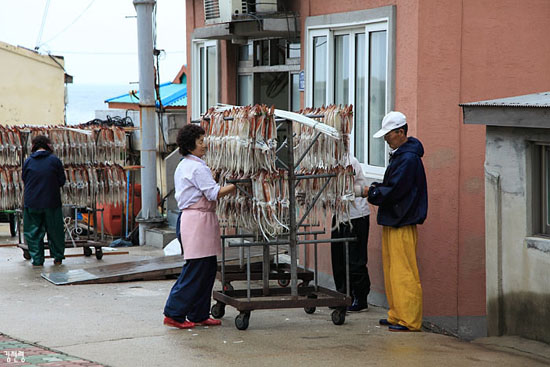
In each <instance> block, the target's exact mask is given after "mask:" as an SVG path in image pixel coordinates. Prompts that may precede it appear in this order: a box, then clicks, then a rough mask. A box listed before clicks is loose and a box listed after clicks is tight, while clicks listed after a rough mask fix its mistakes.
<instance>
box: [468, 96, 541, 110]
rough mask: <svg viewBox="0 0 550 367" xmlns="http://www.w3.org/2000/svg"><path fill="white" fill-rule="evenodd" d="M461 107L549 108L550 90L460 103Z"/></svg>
mask: <svg viewBox="0 0 550 367" xmlns="http://www.w3.org/2000/svg"><path fill="white" fill-rule="evenodd" d="M458 105H459V106H460V107H520V108H533V107H534V108H549V107H550V92H541V93H533V94H525V95H522V96H516V97H508V98H500V99H491V100H487V101H479V102H469V103H459V104H458Z"/></svg>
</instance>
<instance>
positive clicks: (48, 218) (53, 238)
mask: <svg viewBox="0 0 550 367" xmlns="http://www.w3.org/2000/svg"><path fill="white" fill-rule="evenodd" d="M23 228H24V232H23V233H24V236H25V242H26V244H27V247H28V248H29V254H30V255H31V258H32V263H33V264H34V265H42V264H43V263H44V236H45V234H46V233H47V234H48V247H49V249H50V255H51V256H52V257H53V258H54V259H55V260H63V259H64V258H65V230H64V226H63V212H62V210H61V207H59V208H46V209H33V208H24V209H23Z"/></svg>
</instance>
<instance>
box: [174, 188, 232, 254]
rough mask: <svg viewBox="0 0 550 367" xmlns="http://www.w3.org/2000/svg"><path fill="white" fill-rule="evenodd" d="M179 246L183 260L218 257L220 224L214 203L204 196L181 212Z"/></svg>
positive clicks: (220, 250)
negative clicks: (181, 249) (180, 246)
mask: <svg viewBox="0 0 550 367" xmlns="http://www.w3.org/2000/svg"><path fill="white" fill-rule="evenodd" d="M180 231H181V245H182V248H183V258H184V259H186V260H187V259H198V258H202V257H208V256H214V255H216V256H220V255H221V253H222V249H221V239H220V223H219V222H218V216H217V215H216V202H215V201H208V200H206V198H205V197H204V196H202V197H201V199H200V200H199V201H198V202H196V203H195V204H193V205H191V206H190V207H188V208H186V209H183V210H182V211H181V224H180Z"/></svg>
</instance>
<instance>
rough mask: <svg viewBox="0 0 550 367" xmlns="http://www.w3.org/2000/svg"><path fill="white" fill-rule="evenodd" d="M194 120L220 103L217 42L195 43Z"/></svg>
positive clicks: (193, 70) (193, 69) (198, 41)
mask: <svg viewBox="0 0 550 367" xmlns="http://www.w3.org/2000/svg"><path fill="white" fill-rule="evenodd" d="M192 52H193V55H192V60H193V65H195V67H193V68H192V73H193V84H192V88H193V98H192V101H193V102H192V108H193V109H192V113H193V119H198V118H199V117H200V115H201V114H203V113H205V112H206V111H207V110H208V108H210V107H212V106H215V105H216V103H217V102H218V88H217V85H218V80H217V75H218V53H217V44H216V41H200V40H196V41H193V48H192Z"/></svg>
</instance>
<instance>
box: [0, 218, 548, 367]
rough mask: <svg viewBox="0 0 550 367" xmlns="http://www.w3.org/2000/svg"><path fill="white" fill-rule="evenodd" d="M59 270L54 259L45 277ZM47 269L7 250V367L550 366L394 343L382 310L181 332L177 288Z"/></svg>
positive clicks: (468, 349)
mask: <svg viewBox="0 0 550 367" xmlns="http://www.w3.org/2000/svg"><path fill="white" fill-rule="evenodd" d="M2 231H4V233H6V231H5V229H4V227H3V225H0V244H2V243H6V242H8V241H9V240H10V238H9V237H6V236H2V234H3V233H2ZM81 251H82V250H81V249H75V250H73V249H71V250H68V253H80V252H81ZM160 253H161V252H160V251H159V250H157V249H153V248H147V247H145V248H131V249H130V254H129V255H116V256H109V255H106V256H105V257H104V258H103V260H101V263H114V262H120V261H124V260H128V261H129V260H137V259H143V258H149V257H151V256H157V255H160ZM98 263H100V262H98V260H96V259H95V258H94V257H90V258H84V257H71V258H67V259H66V261H64V263H63V265H62V267H64V268H67V269H74V268H80V267H87V266H95V265H97V264H98ZM50 267H53V265H52V260H51V259H47V260H46V264H45V267H44V269H46V270H47V269H49V268H50ZM44 269H36V268H33V267H32V266H31V265H30V263H29V262H28V261H26V260H24V259H23V256H22V252H21V250H20V249H18V248H16V247H0V310H1V312H0V333H3V334H4V335H5V336H4V339H3V340H2V339H1V338H2V337H1V336H0V347H1V348H4V349H2V354H0V366H4V365H5V366H16V365H25V364H22V363H18V364H14V363H13V362H10V363H8V362H7V360H6V358H7V356H6V355H5V354H4V353H3V351H4V350H5V351H8V349H9V350H10V351H16V352H17V351H24V352H25V356H27V351H28V358H29V361H30V359H31V358H42V357H36V356H34V355H31V353H32V352H31V351H35V352H36V353H38V352H40V350H42V349H41V346H43V347H45V348H47V349H45V352H44V353H47V354H43V355H42V356H45V355H47V356H48V358H56V359H61V361H56V360H50V361H49V363H50V364H42V365H44V366H70V364H68V363H73V365H78V364H76V363H77V361H82V362H78V363H81V364H80V365H86V364H83V363H85V362H87V361H88V362H90V363H89V364H88V365H106V366H113V367H130V366H131V367H134V366H147V367H150V366H159V367H162V366H176V365H177V366H240V365H250V366H280V365H290V366H304V367H305V366H335V365H336V366H338V365H340V366H364V365H369V366H407V367H414V366H436V365H437V366H439V365H445V366H447V367H448V366H495V365H498V366H499V367H506V366H510V367H512V366H514V367H516V366H548V365H550V346H548V345H546V344H542V343H536V342H532V341H528V340H525V339H520V338H513V337H508V338H485V339H481V340H478V341H476V342H465V341H461V340H458V339H456V338H454V337H450V336H444V335H439V334H434V333H430V332H421V333H390V332H388V331H387V329H386V328H385V327H380V326H379V325H378V323H377V320H378V319H379V318H382V317H384V316H385V310H383V309H381V308H377V307H372V308H371V309H370V310H369V311H368V312H362V313H356V314H350V315H348V317H347V318H346V323H345V324H344V325H342V326H336V325H334V324H333V323H332V321H331V320H330V311H329V310H328V309H326V308H320V309H318V310H317V311H316V312H315V313H314V314H313V315H308V314H306V313H305V312H304V311H303V310H301V309H287V310H263V311H253V312H252V314H251V318H250V327H249V328H248V330H246V331H239V330H237V329H236V328H235V326H234V318H235V316H236V315H237V312H236V310H235V309H233V308H231V307H227V309H226V315H225V317H224V318H223V325H222V326H221V327H210V328H207V327H198V328H195V329H190V330H179V329H174V328H169V327H166V326H164V325H163V324H162V317H163V316H162V309H163V306H164V302H165V301H166V297H167V295H168V293H169V291H170V288H171V286H172V284H173V282H174V281H173V280H160V281H139V282H126V283H113V284H90V285H79V286H55V285H53V284H51V283H49V282H47V281H45V280H44V279H42V278H41V277H40V273H41V271H42V270H44ZM216 287H219V284H217V285H216ZM237 287H238V284H236V288H237ZM7 336H9V337H7ZM11 338H14V339H11ZM21 341H22V342H21ZM1 343H5V344H1ZM8 347H11V349H10V348H8ZM25 348H29V349H25ZM71 356H75V357H71ZM91 361H93V362H94V363H96V364H93V363H91ZM25 363H27V362H25ZM56 363H57V364H56ZM62 363H65V364H62ZM27 365H31V366H32V365H33V364H27ZM34 365H40V364H39V363H38V362H36V363H35V364H34Z"/></svg>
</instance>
